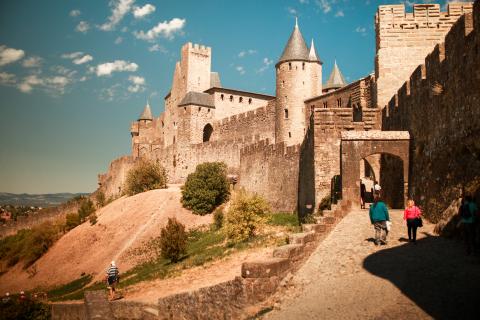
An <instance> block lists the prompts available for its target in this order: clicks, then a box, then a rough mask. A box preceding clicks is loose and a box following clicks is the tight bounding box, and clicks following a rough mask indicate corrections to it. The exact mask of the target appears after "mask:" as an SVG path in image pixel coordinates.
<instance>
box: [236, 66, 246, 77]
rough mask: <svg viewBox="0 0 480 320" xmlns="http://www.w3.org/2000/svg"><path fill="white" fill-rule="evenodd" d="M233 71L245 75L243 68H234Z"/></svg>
mask: <svg viewBox="0 0 480 320" xmlns="http://www.w3.org/2000/svg"><path fill="white" fill-rule="evenodd" d="M235 70H237V71H238V73H240V74H241V75H244V74H245V68H244V67H243V66H236V67H235Z"/></svg>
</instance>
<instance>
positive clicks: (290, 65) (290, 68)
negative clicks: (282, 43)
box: [288, 62, 292, 70]
mask: <svg viewBox="0 0 480 320" xmlns="http://www.w3.org/2000/svg"><path fill="white" fill-rule="evenodd" d="M288 70H292V63H291V62H289V63H288Z"/></svg>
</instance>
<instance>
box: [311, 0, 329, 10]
mask: <svg viewBox="0 0 480 320" xmlns="http://www.w3.org/2000/svg"><path fill="white" fill-rule="evenodd" d="M315 3H316V4H317V6H318V7H320V9H321V10H322V11H323V13H329V12H330V11H331V10H332V4H331V3H330V1H329V0H315Z"/></svg>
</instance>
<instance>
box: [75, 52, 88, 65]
mask: <svg viewBox="0 0 480 320" xmlns="http://www.w3.org/2000/svg"><path fill="white" fill-rule="evenodd" d="M92 60H93V57H92V56H91V55H89V54H86V55H84V56H83V57H81V58H77V59H73V61H72V62H73V63H74V64H84V63H87V62H89V61H92Z"/></svg>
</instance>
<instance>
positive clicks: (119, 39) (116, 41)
mask: <svg viewBox="0 0 480 320" xmlns="http://www.w3.org/2000/svg"><path fill="white" fill-rule="evenodd" d="M122 42H123V38H122V37H117V39H115V44H120V43H122Z"/></svg>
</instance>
